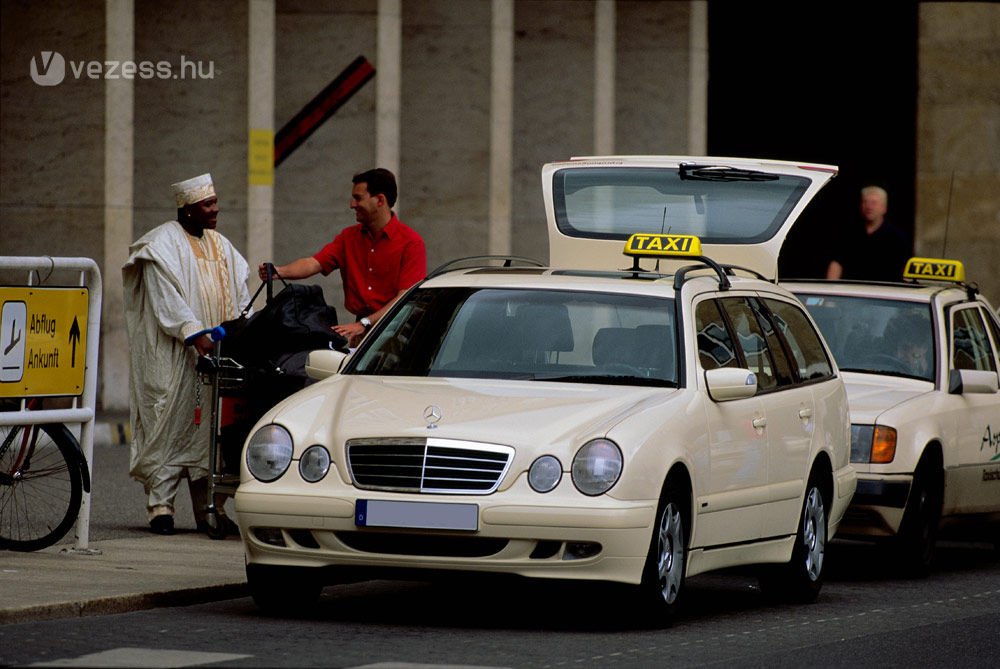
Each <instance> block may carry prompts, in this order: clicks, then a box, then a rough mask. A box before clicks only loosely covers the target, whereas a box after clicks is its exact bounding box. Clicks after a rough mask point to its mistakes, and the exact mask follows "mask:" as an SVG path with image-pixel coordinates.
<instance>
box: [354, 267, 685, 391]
mask: <svg viewBox="0 0 1000 669" xmlns="http://www.w3.org/2000/svg"><path fill="white" fill-rule="evenodd" d="M675 331H676V330H675V328H674V301H673V299H671V298H662V297H648V296H636V295H624V294H621V293H600V292H582V291H559V290H528V289H492V288H468V287H465V288H420V289H417V290H416V291H414V292H412V293H410V294H409V295H408V296H407V298H406V301H405V303H404V304H402V305H401V306H400V308H398V309H396V310H394V312H393V315H392V317H391V319H390V320H389V322H388V323H386V324H385V327H383V328H380V329H379V330H378V331H377V332H376V333H373V339H372V341H370V342H368V343H367V344H366V345H365V346H363V347H362V349H361V350H359V351H358V355H357V356H355V361H354V362H353V364H352V365H350V366H349V367H348V369H347V370H346V373H348V374H378V375H389V376H435V377H465V378H483V379H528V380H535V381H563V382H571V383H604V384H625V385H651V386H676V385H677V365H676V360H677V352H676V348H677V344H676V338H675V336H674V332H675Z"/></svg>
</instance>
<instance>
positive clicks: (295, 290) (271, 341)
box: [222, 283, 347, 376]
mask: <svg viewBox="0 0 1000 669" xmlns="http://www.w3.org/2000/svg"><path fill="white" fill-rule="evenodd" d="M257 292H258V294H259V293H260V290H259V289H258V291H257ZM254 297H256V295H255V296H254ZM252 303H253V300H251V304H252ZM336 324H337V310H336V309H335V308H334V307H332V306H330V305H328V304H327V303H326V299H325V298H324V297H323V289H322V287H320V286H318V285H302V284H297V283H286V284H285V287H284V288H282V289H281V291H280V292H278V294H277V295H275V296H274V297H273V298H271V299H269V300H268V302H267V304H265V305H264V307H263V308H262V309H261V310H260V311H257V312H255V313H253V314H252V315H250V316H247V315H246V312H244V314H241V315H240V317H239V318H236V319H234V320H231V321H226V322H225V323H223V324H222V327H223V328H225V330H226V336H225V337H224V338H223V340H222V355H224V356H226V357H230V358H232V359H234V360H236V361H237V362H239V363H240V364H242V365H244V366H247V367H256V368H261V369H277V368H280V367H282V366H286V365H287V361H288V360H289V359H293V358H294V359H301V358H302V356H293V355H292V354H296V353H307V352H308V351H313V350H316V349H321V348H323V349H336V350H341V351H346V350H347V340H346V339H345V338H344V337H342V336H341V335H339V334H337V333H336V332H334V331H333V330H331V329H330V328H331V327H332V326H334V325H336ZM283 363H284V365H283ZM302 367H303V370H302V375H303V376H304V365H302ZM285 371H286V372H287V373H294V372H296V371H298V370H285Z"/></svg>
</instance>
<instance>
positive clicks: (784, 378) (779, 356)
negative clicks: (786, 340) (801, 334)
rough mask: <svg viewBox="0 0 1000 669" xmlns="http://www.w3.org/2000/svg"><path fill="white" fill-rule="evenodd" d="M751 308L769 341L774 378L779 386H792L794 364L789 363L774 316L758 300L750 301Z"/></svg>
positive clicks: (765, 337) (793, 381)
mask: <svg viewBox="0 0 1000 669" xmlns="http://www.w3.org/2000/svg"><path fill="white" fill-rule="evenodd" d="M750 307H751V308H752V309H753V312H754V314H756V316H757V323H759V324H760V327H761V330H763V331H764V339H765V341H767V349H768V351H770V353H771V361H772V362H773V363H774V378H775V379H776V380H777V382H778V385H779V386H790V385H792V384H793V383H795V376H794V375H793V374H792V364H791V363H790V362H789V361H788V354H787V353H786V352H785V347H784V346H782V345H781V335H780V334H778V329H777V327H776V324H775V323H774V321H773V320H772V315H771V314H770V312H768V310H767V309H765V308H764V305H763V304H761V302H760V300H758V299H757V298H752V299H750Z"/></svg>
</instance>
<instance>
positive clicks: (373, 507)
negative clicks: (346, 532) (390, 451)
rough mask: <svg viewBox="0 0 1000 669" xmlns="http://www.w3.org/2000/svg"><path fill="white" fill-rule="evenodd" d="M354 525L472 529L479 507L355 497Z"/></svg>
mask: <svg viewBox="0 0 1000 669" xmlns="http://www.w3.org/2000/svg"><path fill="white" fill-rule="evenodd" d="M354 524H355V525H357V526H358V527H409V528H415V529H424V530H467V531H474V530H478V529H479V506H478V505H476V504H450V503H447V502H394V501H389V500H384V499H359V500H358V501H357V503H356V504H355V507H354Z"/></svg>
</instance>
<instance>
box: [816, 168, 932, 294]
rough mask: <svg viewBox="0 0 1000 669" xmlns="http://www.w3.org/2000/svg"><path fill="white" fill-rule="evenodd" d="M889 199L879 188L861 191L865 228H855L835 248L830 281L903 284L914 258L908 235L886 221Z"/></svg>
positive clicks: (829, 273)
mask: <svg viewBox="0 0 1000 669" xmlns="http://www.w3.org/2000/svg"><path fill="white" fill-rule="evenodd" d="M888 203H889V196H888V195H887V194H886V192H885V190H883V189H882V188H879V187H878V186H866V187H865V188H862V189H861V218H862V222H863V224H862V225H856V226H852V227H851V228H850V229H849V230H848V231H847V232H845V234H844V235H843V236H842V237H840V238H839V239H838V240H837V243H836V244H835V248H834V252H833V259H832V260H831V261H830V265H829V266H828V267H827V270H826V278H827V279H863V280H869V281H900V280H901V279H902V276H903V268H904V267H905V266H906V261H907V260H908V259H909V258H910V256H911V255H912V246H911V243H910V240H909V238H908V237H907V235H906V234H905V233H904V232H903V231H902V230H900V229H899V228H897V227H896V226H894V225H893V224H892V223H890V222H889V221H887V220H886V217H885V214H886V211H887V210H888Z"/></svg>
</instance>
